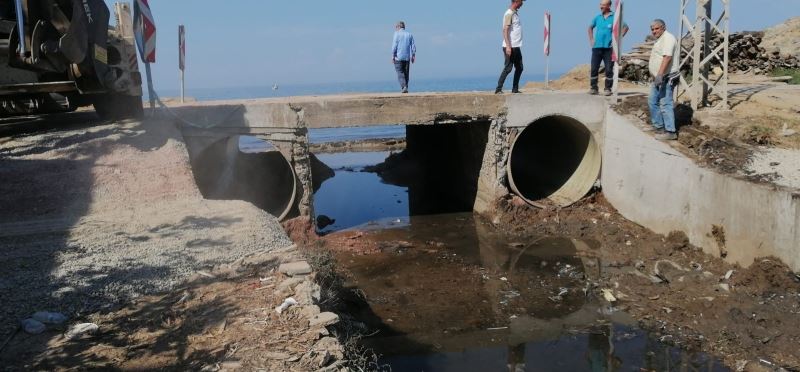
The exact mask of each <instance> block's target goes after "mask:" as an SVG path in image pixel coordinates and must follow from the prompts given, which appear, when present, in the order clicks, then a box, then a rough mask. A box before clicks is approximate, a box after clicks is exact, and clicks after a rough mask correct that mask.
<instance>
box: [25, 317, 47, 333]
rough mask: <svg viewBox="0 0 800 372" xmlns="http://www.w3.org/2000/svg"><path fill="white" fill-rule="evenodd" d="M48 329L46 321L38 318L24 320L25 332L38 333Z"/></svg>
mask: <svg viewBox="0 0 800 372" xmlns="http://www.w3.org/2000/svg"><path fill="white" fill-rule="evenodd" d="M46 329H47V327H46V326H45V325H44V323H42V322H40V321H38V320H36V319H25V320H23V321H22V330H23V331H25V333H28V334H32V335H38V334H39V333H42V332H44V331H45V330H46Z"/></svg>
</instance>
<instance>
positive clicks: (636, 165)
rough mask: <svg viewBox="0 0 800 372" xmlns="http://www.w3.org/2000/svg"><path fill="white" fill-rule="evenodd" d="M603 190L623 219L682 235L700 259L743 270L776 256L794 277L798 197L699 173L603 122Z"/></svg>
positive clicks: (642, 137) (636, 132)
mask: <svg viewBox="0 0 800 372" xmlns="http://www.w3.org/2000/svg"><path fill="white" fill-rule="evenodd" d="M606 118H607V121H606V129H605V133H606V135H605V147H604V157H603V158H604V163H603V170H602V178H601V180H602V184H603V191H604V193H605V195H606V197H607V198H608V200H609V201H610V202H611V203H612V204H613V205H614V207H616V208H617V210H619V212H620V213H622V215H624V216H625V217H626V218H628V219H630V220H632V221H634V222H636V223H639V224H641V225H643V226H645V227H647V228H649V229H651V230H653V231H655V232H657V233H661V234H667V233H669V232H671V231H674V230H680V231H684V232H685V233H686V235H687V236H688V237H689V239H690V241H691V242H692V244H694V245H696V246H699V247H702V248H703V249H704V250H705V251H706V252H707V253H710V254H712V255H716V256H720V255H723V254H727V260H729V261H732V262H737V263H739V264H742V265H749V264H751V263H752V262H753V260H754V259H755V258H758V257H764V256H776V257H778V258H780V259H782V260H783V261H784V262H785V263H786V264H788V265H789V266H790V267H791V268H792V269H793V270H796V271H797V270H800V192H798V191H797V190H794V191H792V190H787V189H783V188H778V187H776V186H772V185H762V184H755V183H752V182H749V181H746V180H741V179H737V178H734V177H731V176H728V175H723V174H719V173H717V172H716V171H714V170H712V169H707V168H703V167H701V166H699V165H697V164H695V163H694V162H693V161H692V160H691V159H689V158H687V157H686V156H684V155H682V154H681V153H679V152H678V151H676V150H675V149H673V148H672V147H670V146H669V145H668V144H666V143H663V142H660V141H658V140H656V139H654V138H653V137H651V136H649V135H647V134H645V133H643V132H642V131H641V129H639V128H637V126H636V125H635V124H633V120H636V119H627V118H625V117H622V116H620V115H618V114H616V113H615V112H613V111H611V110H609V112H608V113H607V115H606Z"/></svg>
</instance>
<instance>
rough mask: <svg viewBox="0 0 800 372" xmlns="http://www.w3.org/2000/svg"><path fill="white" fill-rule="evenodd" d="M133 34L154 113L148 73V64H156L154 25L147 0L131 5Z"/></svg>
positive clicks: (151, 77) (154, 97)
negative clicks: (142, 64)
mask: <svg viewBox="0 0 800 372" xmlns="http://www.w3.org/2000/svg"><path fill="white" fill-rule="evenodd" d="M133 32H134V35H135V38H136V46H137V48H138V49H139V55H140V56H141V58H142V62H143V63H144V68H145V73H146V74H147V93H148V94H147V95H148V98H150V110H151V111H152V112H155V108H156V95H155V92H154V91H153V75H152V73H151V71H150V63H155V62H156V23H155V20H154V19H153V14H152V13H151V12H150V4H148V3H147V0H136V1H135V2H134V3H133Z"/></svg>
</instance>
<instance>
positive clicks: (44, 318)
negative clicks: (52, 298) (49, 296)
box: [32, 311, 67, 324]
mask: <svg viewBox="0 0 800 372" xmlns="http://www.w3.org/2000/svg"><path fill="white" fill-rule="evenodd" d="M32 318H33V319H35V320H38V321H40V322H42V323H44V324H62V323H64V322H66V321H67V317H66V316H64V314H61V313H53V312H49V311H37V312H36V313H34V314H33V316H32Z"/></svg>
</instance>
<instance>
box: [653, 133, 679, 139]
mask: <svg viewBox="0 0 800 372" xmlns="http://www.w3.org/2000/svg"><path fill="white" fill-rule="evenodd" d="M656 139H657V140H660V141H674V140H676V139H678V133H675V132H664V133H659V134H656Z"/></svg>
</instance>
